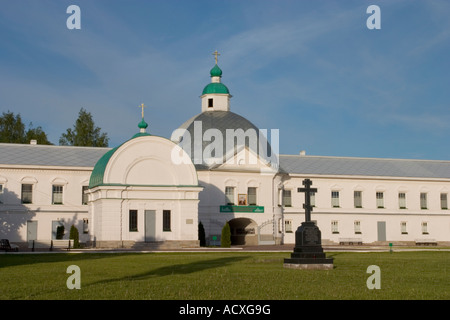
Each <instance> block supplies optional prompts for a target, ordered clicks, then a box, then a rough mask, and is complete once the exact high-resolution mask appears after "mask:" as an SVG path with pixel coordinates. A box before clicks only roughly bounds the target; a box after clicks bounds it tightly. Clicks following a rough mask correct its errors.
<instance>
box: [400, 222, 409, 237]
mask: <svg viewBox="0 0 450 320" xmlns="http://www.w3.org/2000/svg"><path fill="white" fill-rule="evenodd" d="M400 231H401V233H402V234H408V232H407V231H406V222H405V221H402V222H400Z"/></svg>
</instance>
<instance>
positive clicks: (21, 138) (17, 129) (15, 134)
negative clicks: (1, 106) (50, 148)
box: [0, 110, 52, 144]
mask: <svg viewBox="0 0 450 320" xmlns="http://www.w3.org/2000/svg"><path fill="white" fill-rule="evenodd" d="M31 140H36V141H37V143H38V144H52V143H51V142H50V141H48V138H47V134H46V133H45V132H44V130H42V127H40V126H38V127H36V128H33V123H30V124H29V126H28V129H26V127H25V124H24V123H23V121H22V117H21V116H20V113H18V114H16V115H15V114H14V112H11V111H9V110H8V111H7V112H3V113H2V116H1V117H0V142H5V143H30V141H31Z"/></svg>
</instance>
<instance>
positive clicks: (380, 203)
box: [280, 190, 448, 210]
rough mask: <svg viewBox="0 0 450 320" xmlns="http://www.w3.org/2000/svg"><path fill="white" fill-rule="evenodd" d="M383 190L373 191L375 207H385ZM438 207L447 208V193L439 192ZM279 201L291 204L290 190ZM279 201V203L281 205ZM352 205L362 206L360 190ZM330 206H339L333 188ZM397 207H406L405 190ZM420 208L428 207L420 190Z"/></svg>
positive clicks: (284, 192) (338, 200) (312, 194)
mask: <svg viewBox="0 0 450 320" xmlns="http://www.w3.org/2000/svg"><path fill="white" fill-rule="evenodd" d="M384 196H385V195H384V192H380V191H377V192H376V193H375V198H376V206H377V208H380V209H382V208H385V204H384V198H385V197H384ZM439 199H440V208H441V209H442V210H446V209H448V194H447V193H441V194H440V198H439ZM281 203H282V204H283V205H284V206H285V207H291V206H292V192H291V190H283V192H282V199H281ZM281 203H280V205H281ZM315 203H316V196H315V193H311V205H312V206H315ZM353 206H354V207H355V208H362V207H363V192H362V191H354V192H353ZM331 207H333V208H340V194H339V191H336V190H333V191H331ZM398 208H399V209H407V197H406V193H405V192H399V193H398ZM420 209H424V210H425V209H428V193H426V192H421V193H420Z"/></svg>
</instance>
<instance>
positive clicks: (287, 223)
mask: <svg viewBox="0 0 450 320" xmlns="http://www.w3.org/2000/svg"><path fill="white" fill-rule="evenodd" d="M284 230H285V231H286V232H287V233H292V220H285V221H284Z"/></svg>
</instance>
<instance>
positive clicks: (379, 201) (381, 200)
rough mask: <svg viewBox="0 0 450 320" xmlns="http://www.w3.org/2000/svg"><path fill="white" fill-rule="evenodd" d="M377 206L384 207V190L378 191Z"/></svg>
mask: <svg viewBox="0 0 450 320" xmlns="http://www.w3.org/2000/svg"><path fill="white" fill-rule="evenodd" d="M377 208H380V209H381V208H384V192H377Z"/></svg>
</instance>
